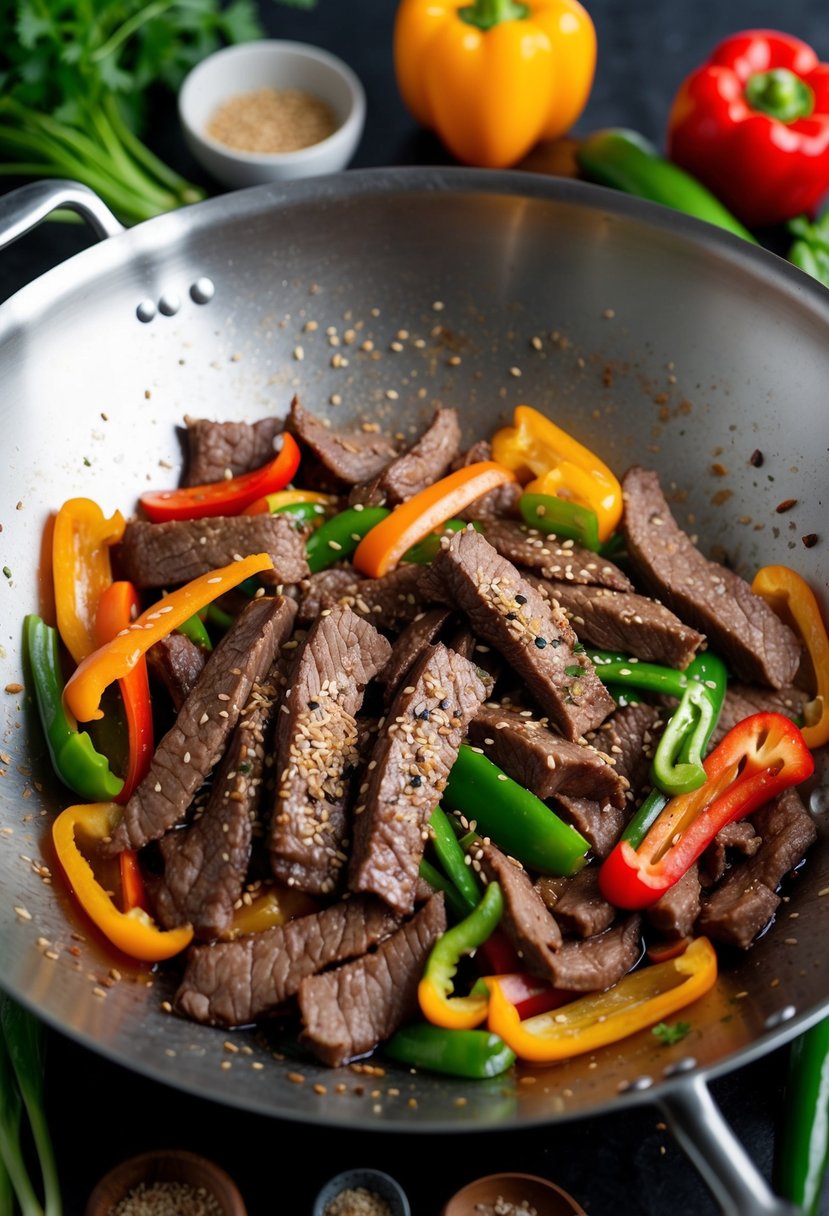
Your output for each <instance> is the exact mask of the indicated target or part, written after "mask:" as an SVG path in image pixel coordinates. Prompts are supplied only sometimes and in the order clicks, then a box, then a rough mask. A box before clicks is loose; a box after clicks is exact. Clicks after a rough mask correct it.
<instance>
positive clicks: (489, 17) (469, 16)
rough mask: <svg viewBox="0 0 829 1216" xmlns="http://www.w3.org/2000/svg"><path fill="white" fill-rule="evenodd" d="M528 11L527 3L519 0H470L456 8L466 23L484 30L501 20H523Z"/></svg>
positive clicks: (489, 28) (498, 23)
mask: <svg viewBox="0 0 829 1216" xmlns="http://www.w3.org/2000/svg"><path fill="white" fill-rule="evenodd" d="M529 13H530V9H529V5H527V4H521V3H520V0H472V3H471V4H467V5H466V6H465V7H464V8H461V9H458V16H459V17H460V18H461V20H462V21H465V22H466V23H467V25H474V26H476V27H477V28H478V29H479V30H483V31H484V32H486V31H487V30H491V29H492V28H493V26H496V25H500V24H501V22H502V21H524V20H525V19H526V18H527V17H528V16H529Z"/></svg>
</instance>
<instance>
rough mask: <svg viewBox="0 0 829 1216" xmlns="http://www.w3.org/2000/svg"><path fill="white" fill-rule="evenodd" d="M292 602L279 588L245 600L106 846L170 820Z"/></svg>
mask: <svg viewBox="0 0 829 1216" xmlns="http://www.w3.org/2000/svg"><path fill="white" fill-rule="evenodd" d="M295 612H296V606H295V604H294V603H293V601H291V600H287V599H284V598H283V597H282V596H276V597H274V598H269V597H263V598H262V599H258V600H251V602H250V603H249V604H248V606H247V607H246V608H245V610H244V611H243V612H242V614H241V616H240V617H239V618H238V619H237V620H236V621H235V622H234V624H233V626H232V627H231V629H229V630H228V632H227V633H226V634H225V636H224V637H223V638H222V640H221V642H220V643H219V645H218V646H217V647H216V649H215V650H214V651H213V653H212V654H211V656H210V658H209V659H208V661H207V663H206V664H205V666H204V670H203V672H202V674H201V676H200V677H199V679H198V681H197V683H196V685H195V687H194V688H193V691H192V692H191V693H190V695H189V697H188V698H187V700H186V701H185V702H184V705H183V706H182V707H181V710H180V711H179V713H178V716H177V718H176V720H175V723H174V724H173V726H172V727H171V728H170V729H169V730H168V731H167V733H166V735H165V736H164V738H163V739H162V740H161V742H160V743H159V744H158V747H157V748H156V750H155V753H154V755H153V759H152V763H151V764H150V768H149V771H148V773H147V775H146V777H145V778H144V779H143V781H142V782H141V783H140V784H139V786H138V788H137V789H136V790H135V792H134V793H133V794H132V796H131V797H130V799H129V801H128V802H127V803H126V805H125V807H124V815H123V818H122V820H121V822H120V823H119V824H118V826H117V827H116V829H115V831H114V832H113V833H112V840H111V843H110V844H109V845H107V846H106V851H107V852H108V853H120V852H122V850H124V849H129V848H132V849H139V848H141V847H142V845H145V844H146V843H147V841H149V840H156V839H158V837H159V836H163V835H164V833H165V832H166V831H168V830H169V829H170V828H171V827H174V826H175V824H177V823H178V822H179V821H180V820H181V819H182V818H183V817H184V815H185V814H186V812H187V808H188V807H189V806H190V803H191V802H192V800H193V797H194V795H195V793H196V791H197V790H198V788H199V786H200V785H201V784H202V782H203V781H204V779H205V778H206V777H207V775H208V774H209V773H210V772H211V771H212V769H213V766H214V765H215V764H216V762H217V760H218V759H219V757H220V756H221V755H222V753H223V751H224V749H225V745H226V743H227V739H228V736H229V735H230V734H231V732H232V731H233V730H234V728H235V726H236V722H237V721H238V718H239V714H240V712H241V710H242V707H243V706H244V704H245V702H246V701H247V699H248V697H249V695H250V691H251V688H252V687H253V685H254V683H255V682H256V681H257V680H259V681H261V680H262V678H263V677H264V675H265V673H266V672H267V671H268V669H269V668H270V666H271V664H272V663H273V660H274V657H275V655H276V653H277V650H278V647H279V646H280V645H281V643H282V642H283V641H284V640H285V638H286V637H287V636H288V634H289V633H290V631H291V627H292V625H293V621H294V614H295Z"/></svg>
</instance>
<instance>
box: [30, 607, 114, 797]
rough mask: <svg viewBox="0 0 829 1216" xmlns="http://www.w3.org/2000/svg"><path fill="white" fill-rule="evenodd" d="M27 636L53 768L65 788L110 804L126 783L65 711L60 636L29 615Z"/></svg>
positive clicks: (40, 712) (34, 680) (37, 697)
mask: <svg viewBox="0 0 829 1216" xmlns="http://www.w3.org/2000/svg"><path fill="white" fill-rule="evenodd" d="M23 627H24V637H25V644H26V651H27V655H28V661H29V666H30V668H31V672H32V682H33V685H34V692H35V700H36V701H37V709H38V714H39V715H40V721H41V724H42V726H43V733H44V735H45V736H46V744H47V747H48V749H49V756H50V758H51V761H52V767H53V768H54V770H55V772H56V773H57V775H58V777H60V779H61V781H63V783H64V784H65V785H68V786H69V788H70V789H71V790H73V791H74V792H75V793H76V794H78V795H79V796H80V797H81V798H84V799H86V800H87V801H89V802H111V801H112V799H114V798H117V797H118V795H119V794H120V792H121V790H122V789H123V786H124V783H123V781H122V780H121V778H120V777H116V776H115V774H114V773H113V772H112V771H111V769H110V767H109V760H108V759H107V758H106V756H102V755H101V754H100V752H97V751H96V750H95V748H94V746H93V744H92V740H91V738H90V737H89V735H88V734H87V732H86V731H79V730H78V729H77V728H76V727H75V726H74V724H73V723H72V722H71V721H70V719H69V717H68V716H67V714H66V711H65V710H64V708H63V701H62V696H63V675H62V673H61V669H60V653H59V650H58V634H57V630H56V629H53V628H52V627H51V626H50V625H47V624H46V623H45V622H44V621H42V620H41V618H40V617H39V616H34V615H30V616H27V617H26V619H25V621H24V624H23Z"/></svg>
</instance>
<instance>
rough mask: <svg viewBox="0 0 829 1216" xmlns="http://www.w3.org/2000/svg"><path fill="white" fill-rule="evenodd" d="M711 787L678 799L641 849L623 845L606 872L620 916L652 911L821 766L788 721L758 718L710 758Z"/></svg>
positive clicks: (603, 879)
mask: <svg viewBox="0 0 829 1216" xmlns="http://www.w3.org/2000/svg"><path fill="white" fill-rule="evenodd" d="M703 767H704V768H705V773H706V777H707V780H706V782H705V785H703V786H700V788H699V789H696V790H693V791H692V792H691V793H689V794H680V795H678V796H677V797H676V798H672V799H671V800H670V802H668V804H667V805H666V806H665V808H664V810H663V811H662V812H661V814H660V815H659V816H658V817H657V819H656V820H655V822H654V823H653V825H652V826H651V828H650V830H649V831H648V832H647V834H646V835H645V836H644V838H643V840H642V842H641V844H640V845H639V846H638V848H634V847H633V845H632V844H630V842H629V841H627V840H624V839H623V840H620V841H619V843H618V844H617V845H616V847H615V848H614V849H613V851H612V852H611V853H610V855H609V856H608V857H607V858H606V859H605V861H604V862H603V863H602V866H601V869H600V870H599V887H600V889H601V892H602V895H604V897H605V899H607V900H608V901H609V902H610V903H612V904H614V905H615V906H616V907H617V908H646V907H648V906H649V905H650V904H653V903H656V901H657V900H658V899H659V898H660V896H661V895H664V893H665V892H666V891H667V890H669V888H670V887H672V886H673V885H674V883H675V882H678V881H679V879H680V878H681V877H682V876H683V874H685V873H686V872H687V871H688V870H689V869H690V867H691V866H692V865H693V863H694V862H695V861H696V860H697V858H698V857H699V856H700V854H701V853H702V852H703V851H704V849H705V848H706V847H707V846H708V845H709V844H710V843H711V841H712V840H713V839H714V837H715V836H716V835H717V833H718V832H719V831H720V829H721V828H723V827H725V825H726V824H727V823H732V822H733V821H734V820H735V819H741V818H743V817H744V816H745V815H750V814H752V812H753V811H756V810H757V809H758V808H759V807H761V806H763V804H764V803H766V802H768V801H770V799H772V798H774V797H775V796H776V795H777V794H780V793H782V791H783V790H786V789H788V788H789V787H790V786H792V785H797V784H799V783H800V782H801V781H805V780H806V778H807V777H809V776H811V774H812V773H813V772H814V767H815V762H814V760H813V758H812V754H811V752H810V751H809V749H808V747H807V746H806V743H805V741H804V739H803V735H802V734H801V732H800V730H799V729H798V728H797V726H795V724H794V723H793V722H792V721H791V720H790V719H789V718H787V717H786V716H785V715H784V714H777V713H759V714H752V715H751V717H749V718H745V719H744V720H743V721H742V722H739V723H738V724H737V725H736V726H735V727H733V729H732V730H730V731H729V732H728V734H727V735H726V736H725V737H724V738H723V739H722V740H721V741H720V742H719V744H718V745H717V746H716V747H715V748H714V750H713V751H712V752H711V754H710V755H709V756H708V757H707V758H706V760H705V763H704V766H703Z"/></svg>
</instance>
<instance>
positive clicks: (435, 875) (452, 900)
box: [418, 857, 469, 920]
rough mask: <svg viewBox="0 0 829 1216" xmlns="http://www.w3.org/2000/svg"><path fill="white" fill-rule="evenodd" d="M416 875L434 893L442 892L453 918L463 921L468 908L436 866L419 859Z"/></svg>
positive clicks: (459, 894)
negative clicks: (426, 883)
mask: <svg viewBox="0 0 829 1216" xmlns="http://www.w3.org/2000/svg"><path fill="white" fill-rule="evenodd" d="M418 874H419V875H420V877H421V878H422V879H423V881H424V882H428V884H429V886H430V887H431V888H432V889H433V890H434V891H442V892H443V894H444V896H445V897H446V902H447V904H448V905H449V907H450V908H451V909H452V912H453V914H454V916H455V917H456V918H457V920H463V918H464V917H465V916H466V914H467V912H468V911H469V907H468V905H467V902H466V900H465V899H464V897H463V896H462V895H461V893H460V891H459V890H458V888H457V887H456V886H455V884H454V883H452V882H450V881H449V879H448V878H447V877H446V875H445V874H441V872H440V870H439V869H438V868H437V866H433V865H432V863H431V861H427V859H426V858H425V857H421V859H420V865H419V866H418Z"/></svg>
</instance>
